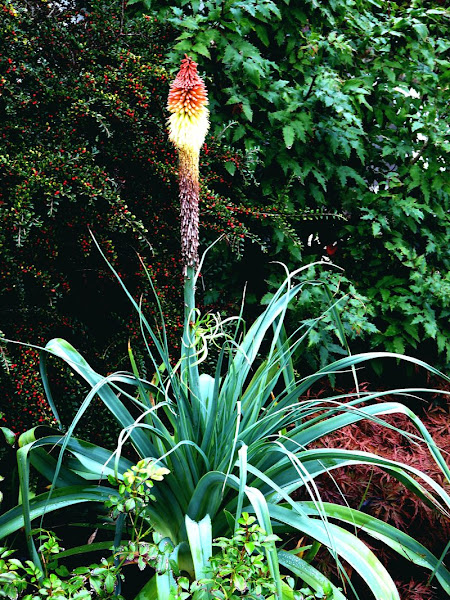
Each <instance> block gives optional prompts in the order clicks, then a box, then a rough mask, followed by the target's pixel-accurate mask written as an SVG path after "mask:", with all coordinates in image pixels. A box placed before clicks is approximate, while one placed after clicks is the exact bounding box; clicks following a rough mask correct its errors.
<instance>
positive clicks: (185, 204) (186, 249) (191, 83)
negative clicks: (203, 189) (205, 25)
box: [167, 54, 209, 276]
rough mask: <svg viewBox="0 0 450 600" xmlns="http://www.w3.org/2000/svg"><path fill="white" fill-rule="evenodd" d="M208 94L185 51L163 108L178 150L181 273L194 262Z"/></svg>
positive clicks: (196, 246) (206, 127) (195, 64)
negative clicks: (165, 105)
mask: <svg viewBox="0 0 450 600" xmlns="http://www.w3.org/2000/svg"><path fill="white" fill-rule="evenodd" d="M207 103H208V96H207V93H206V88H205V84H204V82H203V80H202V79H201V77H200V76H199V75H198V73H197V63H195V62H194V61H193V60H192V58H190V57H189V56H187V55H186V54H185V58H184V59H183V60H182V61H181V67H180V71H179V72H178V75H177V76H176V78H175V80H174V81H173V83H172V85H171V86H170V90H169V98H168V102H167V108H168V110H169V111H170V112H171V113H172V114H171V115H170V117H169V119H168V125H169V139H170V141H171V142H172V143H173V144H174V146H175V147H176V148H177V150H178V157H179V180H180V209H181V254H182V259H183V265H184V274H185V276H186V275H187V274H188V268H189V267H191V268H193V269H195V267H196V266H197V264H198V198H199V181H198V177H199V171H198V163H199V154H200V149H201V147H202V145H203V142H204V141H205V136H206V133H207V131H208V128H209V121H208V115H209V111H208V109H207V108H206V105H207Z"/></svg>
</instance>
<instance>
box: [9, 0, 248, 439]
mask: <svg viewBox="0 0 450 600" xmlns="http://www.w3.org/2000/svg"><path fill="white" fill-rule="evenodd" d="M122 7H123V3H122V2H119V1H117V2H113V3H109V4H108V7H107V8H106V7H105V6H104V5H103V3H102V2H95V3H92V5H91V6H87V5H86V3H85V2H77V1H73V2H67V3H64V5H63V6H59V5H52V4H49V3H47V2H27V1H26V0H18V1H11V2H10V1H9V0H8V1H3V2H0V20H1V26H2V31H3V35H2V38H1V40H0V110H1V113H2V115H4V118H3V119H2V123H1V125H0V138H1V150H0V225H1V227H0V247H1V254H0V263H1V264H0V267H1V268H0V273H1V275H0V289H1V298H0V329H1V330H2V332H3V334H4V335H5V336H6V337H7V338H9V339H18V340H22V341H26V342H31V343H34V344H38V345H39V344H42V343H43V342H44V340H47V339H49V337H52V336H54V335H61V336H64V337H68V338H69V339H73V340H75V339H76V340H77V344H78V345H79V346H81V347H82V349H85V350H87V349H88V348H89V352H90V354H91V357H92V358H93V360H94V361H95V362H96V363H97V364H98V365H106V364H108V369H111V368H114V366H117V367H120V365H121V360H123V358H124V356H126V353H127V341H128V338H132V339H135V338H136V337H138V336H139V334H140V331H139V329H140V328H139V321H138V320H137V319H136V318H135V317H134V316H132V315H131V312H130V310H129V308H128V306H127V305H126V303H124V302H123V299H122V298H121V297H120V293H118V290H117V287H116V284H115V283H113V281H112V278H111V276H110V274H109V273H108V272H107V270H106V269H105V267H104V264H102V262H101V260H100V259H99V257H98V254H97V253H96V251H94V252H93V251H92V239H91V236H90V233H89V230H92V231H93V232H94V233H95V235H96V238H97V239H98V241H99V242H100V243H101V244H102V248H103V249H104V251H105V253H106V255H107V256H108V259H109V260H110V261H111V262H112V263H113V264H114V265H115V267H116V269H117V270H118V272H119V273H120V274H121V275H122V276H123V278H124V280H125V282H126V284H127V286H128V287H129V288H130V289H131V290H132V292H133V293H134V294H136V296H137V297H139V296H142V305H143V308H144V309H145V310H147V312H148V314H150V315H151V314H152V312H154V308H153V306H152V302H153V300H149V299H148V294H149V289H148V285H147V280H146V277H145V275H144V265H145V267H146V268H147V269H148V271H149V273H150V274H151V276H152V278H153V281H154V284H155V287H156V289H157V293H158V296H159V298H160V300H161V302H162V305H163V308H164V314H165V318H166V319H167V323H168V324H170V327H169V330H170V336H171V339H170V343H171V344H172V346H173V347H174V348H176V347H177V345H178V344H179V335H178V334H179V331H180V329H181V321H180V316H181V313H182V310H181V300H180V291H179V290H180V281H181V275H180V271H181V269H180V254H179V233H178V212H179V206H178V204H177V194H176V188H177V183H176V180H177V164H176V159H175V153H174V151H173V148H171V146H170V144H169V143H168V141H167V139H166V133H165V121H166V118H167V112H166V106H165V104H166V97H167V91H168V78H169V74H168V72H167V70H166V68H165V66H163V64H162V57H163V55H164V54H165V52H167V44H168V36H167V32H166V26H165V24H164V23H163V22H162V23H159V22H158V21H157V20H156V19H155V18H154V17H152V18H150V17H145V16H140V17H136V18H134V19H131V18H129V17H128V13H127V14H126V15H124V14H123V13H122ZM236 164H238V165H239V168H240V172H241V173H242V175H240V176H239V178H240V185H238V186H236V185H234V183H233V187H232V186H231V183H230V180H231V176H230V173H229V170H227V168H226V167H227V166H228V165H233V166H234V167H236ZM252 169H253V166H252V160H251V157H250V158H247V157H246V156H245V154H244V153H242V152H237V151H234V150H232V149H231V148H229V147H227V146H224V145H222V143H221V141H220V140H216V139H214V138H209V139H208V140H207V145H206V146H205V148H204V152H203V155H202V164H201V170H202V179H203V185H202V190H201V210H202V220H203V230H202V236H203V237H202V243H203V245H206V244H207V243H208V240H210V241H212V240H214V239H216V238H217V237H218V236H219V235H221V234H226V239H225V240H224V241H222V243H221V247H220V249H219V250H218V254H217V256H220V257H221V259H222V260H221V263H222V265H227V264H230V263H231V262H232V261H233V259H232V255H233V253H234V254H236V252H237V254H239V253H241V252H242V250H243V244H244V242H245V239H246V238H247V239H250V240H252V241H258V238H257V236H256V235H255V234H251V233H250V232H249V229H248V227H247V225H248V224H249V223H250V222H251V219H253V221H257V217H258V215H256V217H255V218H254V217H252V216H251V215H248V213H249V209H248V208H245V205H244V203H243V194H242V190H241V188H243V187H244V186H245V185H246V183H249V182H250V180H251V172H252ZM235 180H236V177H235V178H234V181H235ZM138 255H139V256H140V257H141V259H142V264H141V262H140V260H139V258H138ZM207 285H208V284H206V286H207ZM207 300H208V301H209V302H214V303H215V306H216V307H217V308H221V307H222V308H227V306H228V307H229V306H231V305H232V303H233V302H234V301H235V297H234V296H233V295H227V296H222V297H221V296H220V294H219V295H213V296H211V297H210V298H209V299H208V298H207ZM106 302H107V304H106ZM118 323H120V324H121V326H118ZM122 325H123V326H124V327H123V326H122ZM120 331H121V333H118V332H120ZM135 352H136V354H137V357H138V358H139V347H138V346H137V347H136V348H135ZM36 357H37V354H36V352H35V350H33V349H24V348H23V347H19V346H17V347H15V348H12V347H11V346H9V348H8V351H7V352H2V362H3V363H4V364H3V367H4V369H3V370H2V375H1V377H2V389H3V390H4V391H5V393H4V394H2V400H1V401H0V403H1V404H0V406H1V408H2V410H3V412H4V416H3V423H4V424H7V425H8V426H10V427H11V428H12V429H14V430H15V431H17V432H19V431H23V430H24V429H25V428H27V427H28V426H30V424H31V423H32V422H35V417H36V419H37V420H38V421H41V422H45V421H46V420H47V419H48V416H49V411H48V405H46V402H45V400H44V399H43V390H42V387H41V385H40V384H39V382H38V379H37V378H35V377H34V375H30V372H31V371H32V370H33V369H36V367H37V358H36ZM58 377H59V379H60V388H61V391H63V392H64V397H65V404H64V406H63V407H61V410H62V411H63V412H64V411H67V413H68V416H69V415H70V414H73V413H74V411H75V410H76V408H77V406H78V405H77V401H76V397H77V396H78V391H77V390H78V388H77V386H78V385H79V384H78V383H77V382H75V381H74V379H73V378H70V377H68V376H67V375H66V374H65V373H64V372H61V373H60V374H59V375H58ZM32 417H33V418H32ZM100 420H101V419H100ZM105 428H106V429H107V426H106V425H105ZM103 434H104V435H106V433H105V432H103Z"/></svg>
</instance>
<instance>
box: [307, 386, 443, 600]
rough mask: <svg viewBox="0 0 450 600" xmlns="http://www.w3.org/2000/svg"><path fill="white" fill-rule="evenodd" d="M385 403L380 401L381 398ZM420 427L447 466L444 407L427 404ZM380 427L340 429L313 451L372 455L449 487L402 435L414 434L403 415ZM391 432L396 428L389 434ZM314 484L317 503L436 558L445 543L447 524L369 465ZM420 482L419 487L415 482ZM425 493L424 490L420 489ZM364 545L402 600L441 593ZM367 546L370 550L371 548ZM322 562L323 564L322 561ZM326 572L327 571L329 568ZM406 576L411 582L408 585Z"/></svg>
mask: <svg viewBox="0 0 450 600" xmlns="http://www.w3.org/2000/svg"><path fill="white" fill-rule="evenodd" d="M383 401H386V398H384V399H383ZM421 420H422V422H423V423H424V425H425V426H426V428H427V429H428V431H429V433H430V434H431V436H432V437H433V439H434V441H435V443H436V444H437V446H438V447H439V448H440V449H441V451H442V452H443V454H444V457H445V459H446V460H447V463H450V460H449V451H450V444H449V440H450V402H449V401H447V402H446V403H445V404H444V403H442V399H441V404H439V405H437V404H436V405H431V406H429V407H427V408H425V409H424V411H423V415H422V417H421ZM383 421H385V423H386V426H385V425H383V424H381V423H379V422H378V423H377V422H373V421H370V420H365V421H362V422H360V423H358V424H354V425H351V426H348V427H345V428H343V429H341V430H340V431H337V432H335V433H333V434H332V435H329V436H327V437H326V438H323V439H321V440H320V442H318V443H317V447H339V448H345V449H348V450H360V451H365V452H372V453H374V454H377V455H379V456H383V457H386V458H390V459H393V460H395V461H398V462H402V463H404V464H407V465H410V466H411V467H414V468H416V469H420V470H421V471H422V472H423V473H425V474H426V475H428V476H429V477H431V478H432V479H434V480H435V481H437V482H438V483H440V484H441V485H442V486H443V487H444V488H445V489H446V490H447V492H450V486H449V485H448V483H446V482H445V481H444V478H443V476H442V473H441V471H440V469H439V467H438V466H437V465H436V463H435V462H434V460H433V459H432V457H431V455H430V452H429V450H428V448H427V446H426V444H425V443H423V442H420V441H418V440H416V439H411V438H410V437H407V436H405V435H404V434H402V433H401V432H400V431H397V430H396V429H398V430H402V431H403V432H405V433H407V434H413V435H417V434H418V432H417V430H416V428H415V427H414V425H413V424H412V422H411V421H410V420H409V419H408V417H407V416H406V415H402V414H395V415H388V416H384V417H383ZM392 427H395V428H396V429H393V428H392ZM331 475H332V478H331V477H330V476H329V475H323V476H321V477H320V478H319V479H318V480H317V484H318V488H319V491H320V494H321V497H322V500H324V501H327V502H334V503H336V504H344V500H343V498H344V497H345V501H346V502H347V503H348V504H349V505H350V506H351V507H352V508H358V509H360V510H363V511H364V512H367V513H369V514H371V515H372V516H374V517H377V518H379V519H381V520H383V521H386V522H388V523H390V524H391V525H394V526H396V527H398V528H399V529H400V530H402V531H405V532H407V533H408V534H409V535H411V536H413V537H414V538H416V539H417V540H418V541H420V542H421V543H422V544H423V545H424V546H426V547H427V548H428V549H429V550H431V551H432V552H433V553H434V554H435V556H437V557H440V556H441V553H442V551H443V549H444V547H445V545H446V544H447V542H448V540H449V539H450V519H448V518H447V517H446V516H444V515H442V514H441V513H440V512H438V511H437V510H435V509H433V508H430V507H428V506H426V505H425V504H424V503H423V502H422V501H421V500H420V499H419V498H417V496H415V495H414V494H413V493H412V492H410V491H409V490H407V489H406V488H405V487H404V486H403V485H402V484H401V483H399V482H398V481H397V480H396V479H394V478H393V477H391V476H390V475H388V474H386V473H385V472H384V471H382V470H381V469H379V468H374V467H370V466H360V467H351V468H348V467H344V468H340V469H335V470H333V471H332V472H331ZM421 483H423V482H422V481H421ZM424 486H425V487H426V488H427V485H426V484H424ZM365 541H369V542H370V543H369V544H368V545H369V546H370V547H371V548H372V549H373V550H374V551H375V553H376V555H377V556H378V557H379V558H380V559H381V560H382V561H383V562H384V564H385V565H386V567H387V568H388V570H389V572H390V573H391V575H392V576H393V578H394V580H395V581H396V583H397V585H398V587H399V592H400V596H401V598H402V600H419V599H420V600H431V599H433V600H438V599H439V598H440V596H439V594H440V593H442V590H440V589H439V586H438V585H436V588H434V587H433V586H432V585H431V586H426V582H427V578H428V576H429V573H428V572H425V571H424V570H421V569H419V568H417V567H415V566H414V567H412V566H411V565H410V564H409V563H406V561H404V560H402V559H400V558H399V557H398V555H397V554H395V553H394V552H391V551H390V550H389V549H388V548H386V546H382V545H378V544H376V543H375V542H373V541H372V540H365ZM372 543H373V545H372ZM324 560H326V559H324ZM330 568H331V570H332V567H330ZM409 577H412V579H411V580H409Z"/></svg>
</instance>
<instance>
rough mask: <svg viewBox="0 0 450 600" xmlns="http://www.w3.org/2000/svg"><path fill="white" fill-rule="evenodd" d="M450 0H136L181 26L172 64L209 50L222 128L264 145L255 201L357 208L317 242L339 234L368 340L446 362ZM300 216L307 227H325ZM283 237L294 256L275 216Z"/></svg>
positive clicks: (293, 207)
mask: <svg viewBox="0 0 450 600" xmlns="http://www.w3.org/2000/svg"><path fill="white" fill-rule="evenodd" d="M444 4H445V3H444V2H435V3H431V4H430V3H429V2H425V1H421V0H415V1H413V2H411V3H405V2H401V1H398V2H389V3H386V2H376V1H372V0H370V1H369V0H356V1H353V0H334V1H332V2H317V1H315V0H307V1H305V2H302V3H299V2H294V1H293V0H292V1H289V0H284V1H283V2H274V1H272V0H267V1H264V2H261V1H260V0H246V1H245V2H241V1H238V0H225V1H220V2H219V1H215V0H209V1H205V2H198V1H192V2H189V1H184V0H178V1H176V2H173V3H171V5H170V7H168V5H167V3H165V2H159V1H158V0H156V1H152V2H151V3H150V2H147V3H145V2H144V3H136V2H135V3H133V6H134V7H135V8H136V7H138V6H140V7H141V8H142V7H143V6H145V10H147V12H149V13H150V14H158V15H160V16H161V17H163V18H164V20H165V21H166V22H169V23H170V24H171V25H172V26H173V34H172V35H173V38H174V46H173V51H172V52H170V53H169V54H168V62H169V64H172V63H173V62H174V57H175V56H179V55H180V53H182V52H190V53H191V54H193V56H194V57H195V58H198V60H199V61H201V65H202V68H203V69H205V71H206V72H207V74H208V75H209V81H208V87H209V90H210V96H211V98H212V120H213V125H214V128H213V130H215V131H216V132H217V131H219V130H222V129H223V127H224V123H225V124H226V123H230V125H231V126H230V127H228V128H227V129H226V131H225V133H224V134H223V135H224V138H225V139H227V140H228V141H229V142H233V143H234V144H238V145H241V146H242V147H245V148H247V149H248V148H255V147H259V149H260V158H261V164H260V165H259V168H258V170H257V174H256V176H257V180H258V181H259V182H260V186H259V187H258V188H255V193H254V195H253V202H255V204H257V205H258V206H267V204H270V205H275V206H278V208H281V209H282V210H286V207H287V208H288V209H289V210H290V212H291V213H294V214H295V213H298V212H301V211H303V210H304V209H305V207H311V206H313V207H314V206H316V207H319V208H322V209H325V210H326V211H328V212H330V211H331V212H333V211H338V212H340V213H343V214H344V215H345V216H346V217H347V220H346V221H345V222H341V221H333V222H330V226H329V227H322V228H321V247H317V249H316V256H320V254H321V253H322V251H323V250H322V248H323V246H327V245H329V244H332V243H333V242H334V241H337V242H338V251H337V253H336V255H335V256H334V260H335V262H336V263H337V264H339V265H341V266H342V267H344V268H345V275H346V277H348V279H349V280H350V281H353V282H354V284H355V286H357V288H358V290H359V293H361V294H362V295H364V296H367V297H368V299H369V303H370V306H371V309H370V310H371V311H373V322H374V324H375V325H376V326H377V328H378V331H377V332H375V331H374V332H373V334H372V335H371V338H370V342H371V345H372V347H381V348H385V349H388V350H394V351H397V352H403V351H405V350H407V351H410V352H411V351H413V352H416V353H421V352H427V354H428V355H429V353H430V352H431V353H432V355H439V359H438V360H439V362H440V364H441V365H443V364H445V363H446V362H448V360H449V357H450V341H449V340H450V335H449V334H450V331H449V325H448V322H449V316H450V311H449V298H450V294H449V292H450V288H449V286H450V281H449V275H448V272H449V267H450V257H449V250H448V238H449V232H450V227H449V208H450V202H449V192H450V186H449V178H448V171H446V170H445V167H446V153H447V152H448V149H449V145H448V132H449V130H448V122H447V120H446V116H448V100H449V94H448V83H449V80H448V74H449V61H448V52H447V51H448V48H449V42H448V33H449V13H448V11H446V9H445V7H444ZM286 190H287V191H288V193H287V194H286ZM294 228H295V230H296V233H297V235H298V236H299V237H300V239H301V240H302V241H303V242H305V241H306V238H307V237H308V235H309V233H311V232H314V231H315V227H308V226H307V225H305V224H304V223H303V222H300V223H298V222H297V223H296V224H295V226H294ZM272 237H273V239H274V243H273V244H272V246H271V254H273V251H274V249H276V250H278V254H277V256H279V257H280V258H282V259H283V260H285V261H290V260H292V257H291V250H292V243H291V236H289V235H286V232H284V231H283V230H282V229H278V228H277V227H275V229H274V230H272ZM280 240H281V241H282V243H280ZM283 249H284V251H283ZM286 251H288V252H286ZM310 254H311V253H310ZM294 256H295V255H294ZM297 256H298V254H297ZM291 264H292V263H291ZM339 277H340V276H339V275H337V276H336V277H335V279H336V280H337V279H339ZM419 346H420V348H419Z"/></svg>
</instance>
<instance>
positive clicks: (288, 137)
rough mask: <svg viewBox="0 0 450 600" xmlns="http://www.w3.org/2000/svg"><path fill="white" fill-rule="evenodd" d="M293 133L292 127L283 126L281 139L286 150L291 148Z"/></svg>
mask: <svg viewBox="0 0 450 600" xmlns="http://www.w3.org/2000/svg"><path fill="white" fill-rule="evenodd" d="M294 136H295V131H294V128H293V127H292V125H285V126H284V127H283V139H284V144H285V146H286V148H287V149H288V150H290V149H291V148H292V144H293V143H294Z"/></svg>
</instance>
